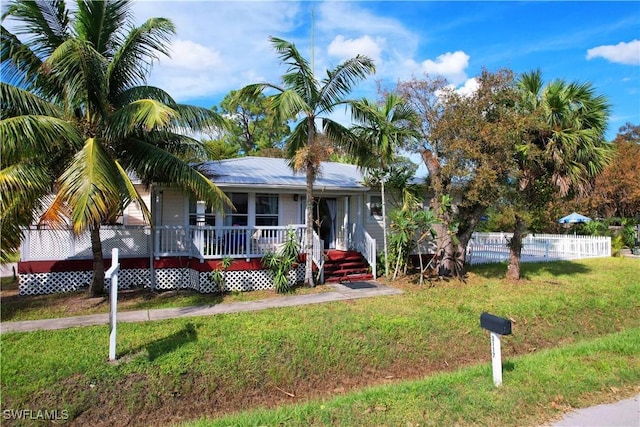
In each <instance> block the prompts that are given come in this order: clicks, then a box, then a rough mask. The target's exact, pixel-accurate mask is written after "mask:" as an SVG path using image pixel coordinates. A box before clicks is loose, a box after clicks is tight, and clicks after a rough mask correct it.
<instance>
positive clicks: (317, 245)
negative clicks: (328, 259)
mask: <svg viewBox="0 0 640 427" xmlns="http://www.w3.org/2000/svg"><path fill="white" fill-rule="evenodd" d="M303 251H304V247H303ZM312 253H313V255H312V259H313V262H314V264H315V265H317V266H318V277H319V282H320V283H324V240H322V239H320V236H318V233H316V232H315V231H314V232H313V249H312Z"/></svg>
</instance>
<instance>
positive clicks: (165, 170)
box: [126, 140, 232, 208]
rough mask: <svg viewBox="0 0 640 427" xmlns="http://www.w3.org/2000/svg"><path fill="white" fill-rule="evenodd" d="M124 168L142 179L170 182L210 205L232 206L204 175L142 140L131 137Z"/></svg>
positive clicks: (145, 180)
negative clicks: (133, 139)
mask: <svg viewBox="0 0 640 427" xmlns="http://www.w3.org/2000/svg"><path fill="white" fill-rule="evenodd" d="M127 160H128V161H127V163H126V166H127V168H128V169H129V168H130V169H131V170H133V171H135V173H136V174H137V175H138V177H140V178H141V179H142V180H143V181H144V182H170V183H173V184H176V185H177V186H178V187H180V188H182V189H183V190H186V191H188V192H189V193H191V194H193V195H195V196H197V197H198V198H200V200H204V201H206V202H207V203H208V204H209V205H210V206H212V207H216V208H218V207H220V208H221V207H223V206H224V205H226V206H232V204H231V201H230V200H229V198H228V197H227V196H226V195H225V194H224V192H223V191H222V190H220V189H219V188H218V187H217V186H216V185H215V184H214V183H212V182H211V181H210V180H209V179H208V178H207V177H205V176H204V175H202V174H201V173H200V172H198V171H196V170H195V169H194V168H193V167H192V166H191V165H189V164H188V163H187V162H185V161H184V160H182V159H180V158H178V157H176V156H174V155H173V154H171V153H169V152H167V151H165V150H162V149H160V148H158V147H156V146H154V145H152V144H149V143H147V142H145V141H142V140H136V141H132V143H131V144H129V150H128V152H127Z"/></svg>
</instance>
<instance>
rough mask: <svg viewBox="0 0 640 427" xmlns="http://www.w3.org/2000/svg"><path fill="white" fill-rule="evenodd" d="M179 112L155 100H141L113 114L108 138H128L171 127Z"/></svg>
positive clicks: (107, 132) (107, 131)
mask: <svg viewBox="0 0 640 427" xmlns="http://www.w3.org/2000/svg"><path fill="white" fill-rule="evenodd" d="M176 116H177V112H176V111H175V110H173V109H172V108H170V107H168V106H166V105H164V104H163V103H161V102H158V101H155V100H153V99H139V100H137V101H134V102H132V103H130V104H128V105H126V106H124V107H122V108H120V109H118V110H117V111H116V112H115V113H113V114H112V116H111V118H110V120H109V127H108V129H107V130H106V136H107V138H108V139H109V140H117V139H120V138H127V137H128V136H129V135H131V134H134V133H136V131H140V132H151V131H152V130H156V129H162V128H166V127H167V126H169V124H170V123H171V121H172V120H173V119H175V117H176Z"/></svg>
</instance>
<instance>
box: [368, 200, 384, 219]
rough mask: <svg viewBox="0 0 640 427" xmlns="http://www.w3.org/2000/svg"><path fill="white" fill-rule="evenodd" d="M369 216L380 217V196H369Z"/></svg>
mask: <svg viewBox="0 0 640 427" xmlns="http://www.w3.org/2000/svg"><path fill="white" fill-rule="evenodd" d="M369 218H371V219H375V220H379V219H382V196H369Z"/></svg>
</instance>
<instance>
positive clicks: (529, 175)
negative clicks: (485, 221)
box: [507, 70, 612, 280]
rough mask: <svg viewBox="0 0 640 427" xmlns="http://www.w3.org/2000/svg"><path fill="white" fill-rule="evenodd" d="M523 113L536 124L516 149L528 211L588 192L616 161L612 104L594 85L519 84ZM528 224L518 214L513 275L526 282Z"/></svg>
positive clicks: (534, 78)
mask: <svg viewBox="0 0 640 427" xmlns="http://www.w3.org/2000/svg"><path fill="white" fill-rule="evenodd" d="M518 86H519V89H520V90H521V94H522V95H521V104H520V107H521V109H522V112H523V113H524V114H525V115H526V116H527V117H528V120H530V122H529V124H528V125H527V127H526V128H527V130H526V132H525V136H524V138H523V140H522V142H521V143H520V144H518V146H517V147H516V151H517V159H516V160H517V167H518V176H517V185H518V193H519V195H520V197H519V201H520V203H521V205H523V207H524V208H525V209H536V208H540V207H541V206H543V205H544V203H545V202H546V201H548V199H549V198H550V197H552V196H553V195H558V196H560V197H565V196H567V195H569V194H570V193H575V194H584V193H586V192H587V191H588V189H589V188H590V186H591V184H592V182H593V178H594V177H595V176H596V175H597V174H599V173H600V172H601V171H602V170H603V169H604V167H605V166H606V165H607V163H608V162H609V161H610V159H611V153H612V152H611V147H610V146H609V145H608V144H607V143H606V140H605V135H604V133H605V131H606V126H607V119H608V115H609V104H608V103H607V100H606V98H605V97H603V96H597V95H596V94H595V90H594V88H593V87H592V86H591V84H589V83H582V84H580V83H566V82H564V81H563V80H555V81H553V82H551V83H549V84H547V85H546V86H545V85H544V83H543V80H542V75H541V73H540V71H539V70H538V71H534V72H530V73H525V74H523V75H522V76H521V78H520V79H519V81H518ZM524 230H525V223H524V219H523V217H522V216H520V215H519V214H517V213H516V215H515V227H514V235H513V238H512V239H511V241H510V243H509V247H510V251H511V256H510V261H509V267H508V272H507V277H508V278H510V279H512V280H518V279H519V278H520V254H521V250H522V237H523V233H524Z"/></svg>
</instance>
